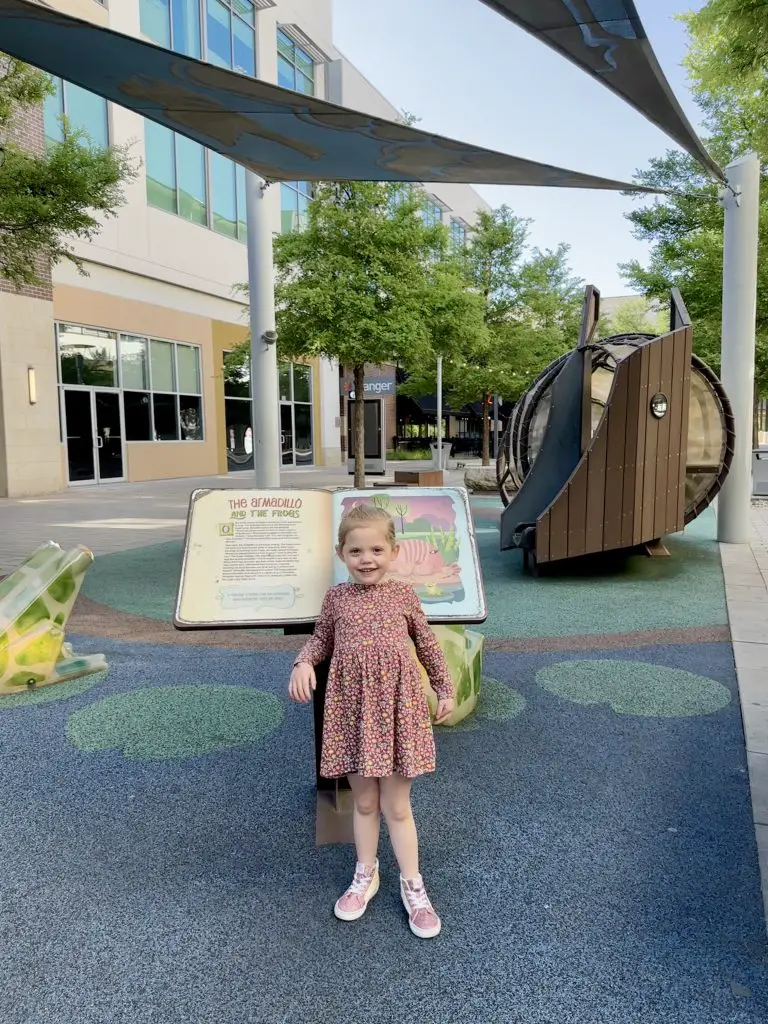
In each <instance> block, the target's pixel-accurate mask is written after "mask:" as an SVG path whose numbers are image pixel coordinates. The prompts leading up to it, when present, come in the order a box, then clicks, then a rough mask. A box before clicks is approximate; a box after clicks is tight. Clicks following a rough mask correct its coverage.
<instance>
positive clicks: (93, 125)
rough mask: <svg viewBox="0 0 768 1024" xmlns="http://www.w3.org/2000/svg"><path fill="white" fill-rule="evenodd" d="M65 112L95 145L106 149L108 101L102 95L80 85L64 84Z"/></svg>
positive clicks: (74, 125) (107, 138) (107, 139)
mask: <svg viewBox="0 0 768 1024" xmlns="http://www.w3.org/2000/svg"><path fill="white" fill-rule="evenodd" d="M64 112H65V114H66V115H67V118H68V119H69V122H70V124H71V125H72V127H73V128H80V129H82V130H83V131H84V132H85V133H86V135H87V136H88V140H89V141H90V142H92V143H93V145H94V146H98V147H99V148H101V149H106V148H107V146H108V145H109V131H108V129H107V101H106V100H105V99H104V98H103V97H102V96H96V95H94V93H92V92H88V91H87V90H85V89H81V88H80V86H79V85H72V84H71V83H70V82H66V83H65V85H64Z"/></svg>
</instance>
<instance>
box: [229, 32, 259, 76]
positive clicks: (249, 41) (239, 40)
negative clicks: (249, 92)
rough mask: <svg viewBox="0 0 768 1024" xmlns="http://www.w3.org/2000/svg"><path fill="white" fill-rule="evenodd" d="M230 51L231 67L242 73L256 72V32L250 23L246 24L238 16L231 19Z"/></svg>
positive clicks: (252, 73) (250, 73) (251, 73)
mask: <svg viewBox="0 0 768 1024" xmlns="http://www.w3.org/2000/svg"><path fill="white" fill-rule="evenodd" d="M233 29H234V31H233V34H232V53H233V64H232V66H233V68H234V69H235V71H239V72H240V73H241V74H243V75H252V76H255V74H256V38H255V36H256V33H255V32H254V30H253V27H252V25H247V24H246V23H245V22H244V21H241V20H240V18H235V19H234V21H233Z"/></svg>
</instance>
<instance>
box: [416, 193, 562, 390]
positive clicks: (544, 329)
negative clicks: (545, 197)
mask: <svg viewBox="0 0 768 1024" xmlns="http://www.w3.org/2000/svg"><path fill="white" fill-rule="evenodd" d="M527 231H528V222H527V221H525V220H522V219H521V218H519V217H516V216H515V214H514V213H512V211H511V210H510V209H509V207H507V206H502V207H500V208H499V209H497V210H493V211H492V212H488V211H483V210H481V211H479V212H478V220H477V226H476V229H475V230H473V232H472V234H471V237H470V243H469V245H468V246H467V248H466V249H465V250H464V251H463V252H461V253H459V254H458V257H457V258H458V260H459V261H460V263H461V266H462V270H463V273H464V275H465V279H466V281H467V283H468V285H469V287H470V289H471V290H472V292H473V293H474V294H475V295H476V296H478V297H480V298H482V301H483V319H484V326H485V330H477V331H475V332H471V333H469V332H468V333H466V334H465V336H464V338H465V340H463V341H461V342H460V344H459V345H458V346H455V347H453V348H452V349H449V350H448V351H450V355H449V356H448V358H447V359H446V360H445V361H444V364H443V390H444V393H445V396H446V399H447V400H448V402H449V404H450V405H451V406H452V407H453V408H459V407H461V406H462V405H465V404H467V403H470V402H477V401H481V400H483V398H484V397H485V396H488V395H491V394H494V393H498V394H501V395H502V396H503V398H505V399H506V400H514V399H516V398H517V397H518V396H519V395H520V394H521V393H522V392H523V391H524V390H525V389H526V388H527V386H528V385H529V384H530V382H531V381H532V380H533V379H534V378H535V377H536V376H537V375H538V373H539V372H540V371H541V370H542V369H543V368H544V367H545V366H546V365H547V364H548V363H550V362H551V361H552V360H553V359H555V358H556V357H557V356H559V355H561V354H562V353H563V352H564V351H566V350H567V349H569V348H571V347H573V345H574V344H575V342H576V339H577V336H578V325H579V317H580V311H581V299H582V293H581V289H582V284H581V282H580V281H577V280H576V279H574V278H573V277H572V275H571V273H570V271H569V269H568V264H567V257H568V247H567V246H565V245H561V246H559V247H558V248H557V249H556V250H554V251H547V252H541V251H539V250H538V249H533V250H529V249H528V247H527V244H526V243H527ZM407 368H408V370H409V378H408V381H407V383H406V384H405V385H403V386H402V387H401V389H400V390H401V391H402V392H403V393H404V394H408V395H410V396H412V397H420V396H422V395H425V394H430V393H434V390H435V387H436V369H435V366H434V363H424V362H418V361H416V360H412V361H409V362H408V363H407Z"/></svg>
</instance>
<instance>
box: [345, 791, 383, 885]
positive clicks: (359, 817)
mask: <svg viewBox="0 0 768 1024" xmlns="http://www.w3.org/2000/svg"><path fill="white" fill-rule="evenodd" d="M347 778H348V779H349V785H350V787H351V789H352V798H353V800H354V811H353V815H352V824H353V828H354V833H355V848H356V849H357V861H358V863H359V864H365V865H366V866H370V867H372V866H373V865H374V864H375V863H376V851H377V850H378V848H379V821H380V817H381V808H380V804H379V780H378V779H365V778H362V776H360V775H348V776H347Z"/></svg>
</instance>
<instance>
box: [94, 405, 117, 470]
mask: <svg viewBox="0 0 768 1024" xmlns="http://www.w3.org/2000/svg"><path fill="white" fill-rule="evenodd" d="M93 404H94V410H95V414H96V415H95V419H96V452H97V454H98V460H97V462H98V464H97V467H96V468H97V470H98V478H99V480H100V481H101V480H122V479H123V478H124V474H123V426H122V418H121V416H120V395H119V394H116V393H115V392H114V391H94V392H93Z"/></svg>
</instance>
